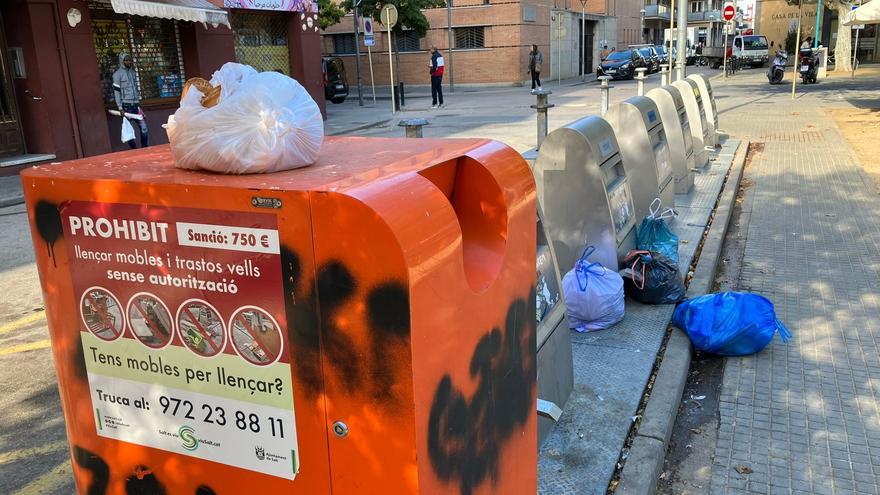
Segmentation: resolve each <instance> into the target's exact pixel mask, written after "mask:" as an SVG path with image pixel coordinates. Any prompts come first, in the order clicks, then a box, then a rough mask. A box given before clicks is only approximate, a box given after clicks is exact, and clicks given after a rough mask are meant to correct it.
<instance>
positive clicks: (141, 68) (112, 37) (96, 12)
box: [88, 0, 186, 108]
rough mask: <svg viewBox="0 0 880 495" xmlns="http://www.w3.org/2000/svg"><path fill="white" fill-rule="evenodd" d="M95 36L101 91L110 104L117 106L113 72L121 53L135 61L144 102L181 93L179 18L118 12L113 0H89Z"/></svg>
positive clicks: (93, 36) (181, 58)
mask: <svg viewBox="0 0 880 495" xmlns="http://www.w3.org/2000/svg"><path fill="white" fill-rule="evenodd" d="M88 7H89V13H90V14H91V18H92V38H93V41H94V44H95V54H96V55H97V57H98V76H99V77H100V79H101V93H102V94H103V96H104V103H105V104H106V105H107V107H108V108H115V107H116V103H115V100H114V97H113V73H114V72H115V71H116V69H118V68H119V53H120V52H126V53H129V54H130V55H131V57H132V59H133V61H134V69H135V74H136V75H137V85H138V90H139V91H140V95H141V103H150V102H151V101H153V102H155V101H156V100H162V99H176V98H179V97H180V93H181V91H182V90H183V83H184V81H185V78H186V76H185V74H184V67H183V55H182V51H181V48H180V33H179V32H178V29H177V21H174V20H170V19H158V18H154V17H142V16H131V15H125V14H117V13H116V12H114V11H113V7H112V6H111V5H110V0H88Z"/></svg>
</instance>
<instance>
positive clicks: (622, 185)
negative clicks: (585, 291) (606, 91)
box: [532, 116, 635, 274]
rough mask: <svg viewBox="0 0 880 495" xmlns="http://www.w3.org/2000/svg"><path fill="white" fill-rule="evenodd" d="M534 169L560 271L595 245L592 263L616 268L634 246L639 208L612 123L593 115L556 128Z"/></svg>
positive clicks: (539, 196) (548, 231) (570, 265)
mask: <svg viewBox="0 0 880 495" xmlns="http://www.w3.org/2000/svg"><path fill="white" fill-rule="evenodd" d="M532 171H533V172H534V174H535V182H536V186H537V190H538V202H539V204H540V206H541V208H542V209H543V213H544V221H545V222H546V224H545V226H546V228H547V233H548V235H549V236H550V242H551V243H552V244H553V249H554V253H555V255H556V259H557V262H558V263H559V270H560V272H562V273H563V274H564V273H565V272H567V271H568V270H571V268H572V267H574V263H575V261H577V260H578V259H579V258H580V256H581V253H582V252H583V250H584V247H585V246H587V245H592V246H594V247H595V248H596V250H595V252H594V254H593V256H592V257H591V258H590V261H598V262H600V263H602V265H604V266H605V267H607V268H609V269H612V270H616V269H617V268H618V266H619V261H620V260H622V259H623V257H624V256H625V255H626V253H628V252H629V251H630V250H631V249H633V248H634V246H635V212H634V208H633V201H632V193H631V192H630V184H629V178H628V177H627V173H626V168H625V167H624V166H623V162H622V161H621V155H620V153H619V149H618V146H617V140H616V139H615V137H614V130H613V129H612V128H611V125H610V124H608V122H606V121H605V120H604V119H602V118H601V117H596V116H590V117H585V118H582V119H580V120H576V121H574V122H571V123H569V124H568V125H566V126H564V127H560V128H558V129H556V130H555V131H553V132H551V133H550V134H549V135H547V139H545V140H544V143H543V144H542V145H541V150H540V152H539V153H538V159H537V160H536V161H535V165H534V167H533V168H532Z"/></svg>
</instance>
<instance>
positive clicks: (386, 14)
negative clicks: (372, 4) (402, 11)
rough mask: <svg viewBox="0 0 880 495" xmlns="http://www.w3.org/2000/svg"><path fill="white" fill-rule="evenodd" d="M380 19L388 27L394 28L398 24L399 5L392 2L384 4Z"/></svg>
mask: <svg viewBox="0 0 880 495" xmlns="http://www.w3.org/2000/svg"><path fill="white" fill-rule="evenodd" d="M379 20H380V21H382V25H383V26H385V27H386V28H393V27H394V25H395V24H397V7H395V6H394V5H392V4H390V3H386V4H385V5H383V6H382V12H381V13H380V14H379Z"/></svg>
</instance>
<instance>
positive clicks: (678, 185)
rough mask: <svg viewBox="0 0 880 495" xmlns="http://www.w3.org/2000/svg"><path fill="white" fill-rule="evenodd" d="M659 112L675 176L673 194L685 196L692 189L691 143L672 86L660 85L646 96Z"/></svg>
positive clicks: (685, 118) (680, 103)
mask: <svg viewBox="0 0 880 495" xmlns="http://www.w3.org/2000/svg"><path fill="white" fill-rule="evenodd" d="M646 96H647V97H648V98H650V99H651V100H653V101H654V103H655V104H656V105H657V109H658V110H660V120H662V121H663V129H664V130H665V131H666V139H667V140H668V141H669V158H670V161H671V162H672V173H673V176H674V177H675V179H674V180H675V193H676V194H687V193H689V192H690V191H691V189H693V187H694V141H693V136H692V135H691V129H690V123H689V122H688V115H687V111H686V110H685V108H684V101H683V100H682V98H681V93H680V92H679V91H678V89H677V88H676V87H675V86H660V87H659V88H654V89H652V90H651V91H648V94H647V95H646Z"/></svg>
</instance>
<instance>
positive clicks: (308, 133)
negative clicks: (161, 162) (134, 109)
mask: <svg viewBox="0 0 880 495" xmlns="http://www.w3.org/2000/svg"><path fill="white" fill-rule="evenodd" d="M211 84H212V85H214V86H215V87H216V86H218V85H219V86H220V100H219V103H218V104H217V105H215V106H213V107H210V108H205V107H204V106H202V104H201V99H202V96H204V95H203V94H202V93H201V92H200V91H199V90H198V89H196V88H195V86H190V88H189V90H188V91H187V93H186V95H184V97H183V98H181V100H180V108H179V109H178V110H177V112H175V113H174V115H172V116H171V117H169V118H168V123H167V124H166V125H165V129H166V130H167V131H168V140H169V141H170V142H171V151H172V155H173V156H174V163H175V165H176V166H177V167H180V168H185V169H205V170H212V171H215V172H221V173H230V174H253V173H268V172H277V171H280V170H289V169H293V168H298V167H304V166H306V165H311V164H312V163H314V161H315V160H316V159H317V157H318V153H319V152H320V150H321V143H322V142H323V141H324V121H323V119H322V117H321V111H320V109H319V108H318V105H317V104H316V103H315V101H314V100H313V99H312V97H311V96H310V95H309V93H308V92H307V91H306V90H305V88H303V87H302V86H301V85H300V84H299V83H298V82H296V81H295V80H294V79H291V78H289V77H287V76H285V75H284V74H279V73H277V72H257V71H255V70H254V69H253V68H252V67H249V66H246V65H241V64H236V63H232V62H229V63H227V64H225V65H223V67H222V68H221V69H220V70H219V71H217V72H215V73H214V75H213V77H212V78H211Z"/></svg>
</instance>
